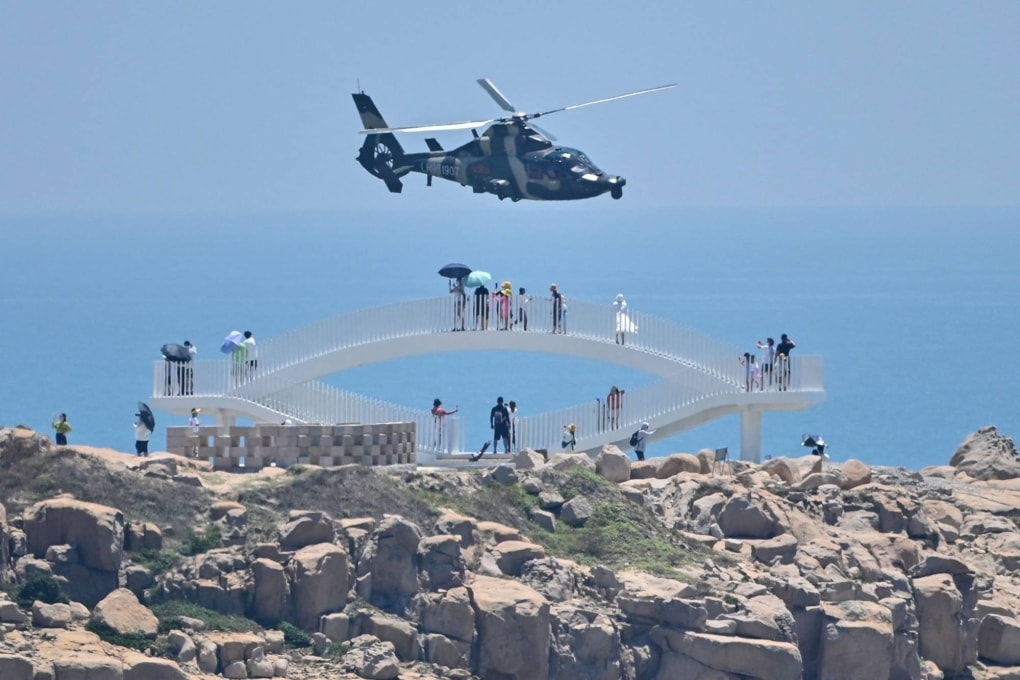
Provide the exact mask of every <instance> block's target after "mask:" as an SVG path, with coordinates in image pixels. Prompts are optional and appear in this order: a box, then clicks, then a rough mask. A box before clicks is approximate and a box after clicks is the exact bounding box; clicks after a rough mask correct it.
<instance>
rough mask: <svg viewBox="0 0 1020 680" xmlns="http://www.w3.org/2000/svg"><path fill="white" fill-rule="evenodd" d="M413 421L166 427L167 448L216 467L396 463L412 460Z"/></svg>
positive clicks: (228, 468)
mask: <svg viewBox="0 0 1020 680" xmlns="http://www.w3.org/2000/svg"><path fill="white" fill-rule="evenodd" d="M416 442H417V432H416V430H415V424H414V423H375V424H372V425H269V424H266V425H235V426H233V427H219V426H209V427H200V428H199V429H198V435H197V436H196V435H195V434H194V433H193V432H192V431H191V428H190V427H186V426H185V427H168V428H167V430H166V448H167V451H169V452H170V453H176V454H178V455H181V456H188V457H191V458H199V459H202V460H209V461H210V462H211V463H212V464H213V468H214V469H217V470H230V469H233V468H238V469H244V470H258V469H261V468H263V467H265V466H267V465H276V466H277V467H287V466H288V465H295V464H303V465H322V466H332V465H350V464H357V465H398V464H403V463H414V462H416V456H415V453H416V448H415V447H416Z"/></svg>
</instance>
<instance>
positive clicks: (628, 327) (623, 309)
mask: <svg viewBox="0 0 1020 680" xmlns="http://www.w3.org/2000/svg"><path fill="white" fill-rule="evenodd" d="M613 311H614V312H615V314H616V344H617V345H622V344H624V339H625V337H626V335H627V333H633V332H635V331H636V330H637V326H635V325H634V322H633V321H631V320H630V317H629V316H628V315H627V301H626V300H625V299H624V298H623V293H617V295H616V299H615V300H613Z"/></svg>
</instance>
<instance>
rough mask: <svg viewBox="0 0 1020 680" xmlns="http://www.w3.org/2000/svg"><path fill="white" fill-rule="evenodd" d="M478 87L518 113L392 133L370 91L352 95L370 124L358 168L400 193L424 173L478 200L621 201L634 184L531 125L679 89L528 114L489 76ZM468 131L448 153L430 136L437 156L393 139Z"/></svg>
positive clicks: (429, 182)
mask: <svg viewBox="0 0 1020 680" xmlns="http://www.w3.org/2000/svg"><path fill="white" fill-rule="evenodd" d="M478 84H479V85H481V86H482V88H483V89H484V90H485V91H486V92H488V93H489V96H491V97H492V98H493V99H494V100H495V101H496V103H497V104H499V106H500V107H501V108H502V109H503V110H504V111H509V112H510V114H511V115H509V116H506V117H504V118H491V119H489V120H473V121H466V122H463V123H442V124H438V125H416V126H411V127H389V126H387V125H386V121H385V120H383V117H382V115H381V114H380V113H379V109H377V108H376V106H375V103H374V102H373V101H372V98H371V97H369V96H368V95H367V94H365V93H364V92H358V93H357V94H354V95H352V96H353V97H354V103H355V105H356V106H357V107H358V113H359V114H361V122H362V124H363V125H364V126H365V129H364V130H362V131H361V134H363V135H367V137H366V138H365V143H364V144H362V146H361V151H360V152H359V153H358V158H357V160H358V162H359V163H361V166H362V167H363V168H365V170H367V171H368V172H369V173H370V174H372V175H374V176H375V177H378V178H379V179H381V180H382V181H383V182H385V184H386V187H387V188H388V189H389V190H390V191H391V192H393V193H400V191H401V190H402V189H403V183H402V182H401V181H400V178H401V177H403V176H404V175H407V174H408V173H411V172H420V173H423V174H424V175H426V176H427V178H428V179H427V181H426V184H427V185H428V186H432V178H433V177H439V178H441V179H446V180H450V181H453V182H457V183H459V184H461V185H462V186H469V187H471V189H472V190H473V191H474V192H475V193H476V194H482V193H490V194H495V195H496V196H498V197H499V199H500V200H503V199H506V198H509V199H510V200H512V201H515V202H516V201H519V200H521V199H524V198H526V199H531V200H536V201H570V200H577V199H582V198H594V197H595V196H599V195H601V194H604V193H606V192H609V195H610V196H612V197H613V198H617V199H618V198H621V197H622V196H623V187H624V185H625V184H626V183H627V180H625V179H624V178H623V177H620V176H618V175H609V174H606V173H604V172H602V171H601V170H599V169H598V167H596V166H595V164H594V163H592V162H591V160H590V159H589V158H588V156H586V155H585V154H584V152H582V151H578V150H577V149H572V148H569V147H565V146H558V145H556V144H554V143H553V142H555V141H556V137H554V136H553V135H552V134H550V133H549V132H546V131H545V130H543V129H542V128H540V127H539V126H537V125H535V124H534V123H529V121H530V120H532V119H533V118H538V117H540V116H548V115H550V114H553V113H559V112H560V111H570V110H571V109H579V108H581V107H582V106H591V105H592V104H602V103H605V102H611V101H615V100H617V99H623V98H625V97H633V96H635V95H639V94H647V93H649V92H657V91H659V90H666V89H669V88H671V87H676V83H673V84H670V85H660V86H659V87H653V88H649V89H647V90H638V91H636V92H628V93H626V94H621V95H617V96H615V97H607V98H605V99H596V100H594V101H590V102H584V103H583V104H574V105H572V106H563V107H561V108H558V109H551V110H549V111H542V112H539V113H526V112H523V111H519V110H517V108H516V107H515V106H514V105H513V104H511V103H510V101H509V100H508V99H507V98H506V97H504V96H503V93H501V92H500V91H499V90H498V89H496V86H495V85H493V84H492V82H491V81H490V80H489V79H488V78H481V79H479V80H478ZM484 125H488V126H489V127H488V128H486V129H485V131H484V132H483V133H482V134H481V135H479V134H478V131H477V128H479V127H482V126H484ZM467 129H470V130H471V132H472V134H473V135H474V139H472V140H471V141H470V142H468V143H467V144H463V145H462V146H459V147H457V148H456V149H452V150H450V151H445V150H444V149H443V147H442V146H441V145H440V144H439V142H438V141H437V140H436V139H435V138H434V137H429V138H427V139H426V140H425V143H426V144H427V145H428V148H429V150H428V151H427V152H422V153H405V152H404V149H403V147H401V146H400V143H399V142H398V141H397V138H396V136H394V134H393V133H395V132H438V131H442V130H467Z"/></svg>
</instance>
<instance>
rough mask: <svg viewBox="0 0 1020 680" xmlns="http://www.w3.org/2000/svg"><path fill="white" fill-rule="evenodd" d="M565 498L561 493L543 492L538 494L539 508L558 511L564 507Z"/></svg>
mask: <svg viewBox="0 0 1020 680" xmlns="http://www.w3.org/2000/svg"><path fill="white" fill-rule="evenodd" d="M563 503H564V500H563V496H561V495H560V492H559V491H542V492H540V493H539V494H538V507H540V508H542V509H543V510H552V511H554V512H555V511H556V510H559V509H560V508H561V507H563Z"/></svg>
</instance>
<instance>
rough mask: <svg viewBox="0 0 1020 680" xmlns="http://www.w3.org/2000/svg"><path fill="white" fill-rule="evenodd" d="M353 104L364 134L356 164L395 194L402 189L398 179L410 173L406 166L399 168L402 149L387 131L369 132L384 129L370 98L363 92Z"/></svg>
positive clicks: (380, 116) (355, 96) (402, 154)
mask: <svg viewBox="0 0 1020 680" xmlns="http://www.w3.org/2000/svg"><path fill="white" fill-rule="evenodd" d="M354 103H355V105H356V106H357V107H358V113H359V114H361V122H362V124H363V125H364V126H365V128H366V130H367V131H368V136H367V137H366V138H365V143H364V144H362V145H361V150H360V151H359V152H358V162H359V163H360V164H361V167H363V168H365V170H367V171H368V173H369V174H370V175H372V176H374V177H378V178H379V179H381V180H382V181H383V182H385V183H386V188H387V189H389V190H390V192H391V193H395V194H399V193H400V192H401V190H402V189H403V188H404V185H403V183H402V182H401V181H400V177H401V176H403V175H406V174H407V173H408V172H410V168H409V167H401V162H402V159H403V157H404V149H403V147H402V146H400V142H398V141H397V138H396V137H395V136H393V134H391V133H388V132H383V133H373V132H372V130H375V129H380V128H383V129H385V128H386V121H385V120H383V117H382V114H380V113H379V109H378V108H376V106H375V103H374V102H373V101H372V98H371V97H369V96H368V95H367V94H365V93H364V92H360V93H358V94H355V95H354Z"/></svg>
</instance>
